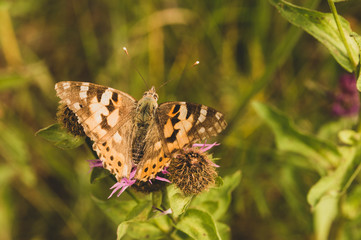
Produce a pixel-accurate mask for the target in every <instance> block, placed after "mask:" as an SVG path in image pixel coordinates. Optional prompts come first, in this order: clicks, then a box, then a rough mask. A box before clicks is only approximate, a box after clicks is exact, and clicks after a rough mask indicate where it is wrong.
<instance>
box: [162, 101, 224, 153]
mask: <svg viewBox="0 0 361 240" xmlns="http://www.w3.org/2000/svg"><path fill="white" fill-rule="evenodd" d="M156 118H157V121H158V128H159V131H160V134H161V135H162V139H163V141H164V143H163V144H164V145H165V146H166V149H165V152H166V153H167V154H168V155H169V154H171V153H174V152H176V151H178V150H179V149H182V148H184V147H186V146H189V145H191V144H192V143H195V142H200V141H203V140H205V139H207V138H210V137H212V136H216V135H217V134H219V133H220V132H222V131H223V130H224V129H225V128H226V126H227V123H226V121H225V120H224V117H223V114H222V113H220V112H218V111H216V110H215V109H213V108H211V107H207V106H205V105H201V104H194V103H186V102H168V103H163V104H161V105H160V106H159V108H158V110H157V113H156Z"/></svg>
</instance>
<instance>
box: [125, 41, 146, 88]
mask: <svg viewBox="0 0 361 240" xmlns="http://www.w3.org/2000/svg"><path fill="white" fill-rule="evenodd" d="M123 50H124V52H125V54H127V56H128V57H129V53H128V49H127V48H126V47H123ZM133 67H134V68H135V71H137V73H138V74H139V76H140V77H141V78H142V80H143V82H144V84H145V86H147V88H149V84H148V83H147V81H145V79H144V78H143V76H142V74H140V72H139V70H138V68H137V67H136V66H133Z"/></svg>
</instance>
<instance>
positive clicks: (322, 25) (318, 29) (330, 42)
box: [269, 0, 360, 72]
mask: <svg viewBox="0 0 361 240" xmlns="http://www.w3.org/2000/svg"><path fill="white" fill-rule="evenodd" d="M269 1H270V3H271V4H273V5H274V6H275V7H276V8H277V9H278V11H279V12H280V14H281V15H282V16H283V17H284V18H286V19H287V20H288V21H289V22H290V23H292V24H294V25H295V26H297V27H300V28H302V29H303V30H305V31H306V32H308V33H309V34H311V35H312V36H313V37H315V38H316V39H317V40H318V41H319V42H321V43H322V44H323V45H325V46H326V47H327V48H328V50H329V51H330V53H331V54H332V56H333V57H334V58H335V59H336V61H337V62H338V63H339V64H340V65H341V66H342V67H343V68H344V69H346V70H347V71H348V72H353V71H354V70H355V69H354V66H353V64H352V63H351V61H350V59H349V56H348V54H347V50H346V48H345V46H344V44H343V42H342V39H341V36H340V34H339V31H338V28H337V26H336V23H335V20H334V17H333V15H332V14H331V13H322V12H318V11H313V10H310V9H306V8H302V7H298V6H296V5H293V4H291V3H288V2H286V1H283V0H269ZM339 17H340V21H341V26H342V28H343V31H344V32H345V35H346V40H347V42H348V44H349V46H350V48H351V54H352V56H353V58H354V59H357V62H358V59H359V58H358V56H359V51H360V49H359V47H358V45H357V43H356V41H355V40H354V39H353V38H352V37H350V35H351V33H352V30H351V27H350V25H349V23H348V22H347V20H345V19H344V18H343V17H341V16H339Z"/></svg>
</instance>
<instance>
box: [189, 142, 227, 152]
mask: <svg viewBox="0 0 361 240" xmlns="http://www.w3.org/2000/svg"><path fill="white" fill-rule="evenodd" d="M219 145H220V144H219V143H216V142H215V143H212V144H207V143H206V142H205V143H195V144H193V145H192V147H200V149H199V150H200V151H201V152H206V151H208V150H210V149H211V148H213V147H215V146H219Z"/></svg>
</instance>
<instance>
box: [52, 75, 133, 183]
mask: <svg viewBox="0 0 361 240" xmlns="http://www.w3.org/2000/svg"><path fill="white" fill-rule="evenodd" d="M55 89H56V91H57V95H58V96H59V97H60V98H61V102H62V103H65V104H66V105H67V106H68V108H69V109H71V110H72V111H73V112H74V113H75V114H76V116H77V117H78V122H79V123H80V124H81V125H82V127H83V128H84V132H85V134H86V135H87V136H88V137H90V138H91V140H92V141H94V144H93V149H94V150H95V151H96V152H97V153H98V156H99V158H100V159H101V160H102V162H103V165H104V167H105V168H106V169H108V170H109V171H111V172H112V173H114V174H115V175H116V177H117V179H121V178H122V177H129V174H130V171H131V166H132V163H131V156H130V154H129V152H130V150H129V149H130V148H131V141H130V137H127V136H130V135H131V134H130V133H131V129H132V126H133V117H134V112H135V106H136V100H135V99H134V98H133V97H131V96H130V95H128V94H126V93H124V92H121V91H118V90H115V89H113V88H108V87H105V86H101V85H97V84H92V83H87V82H59V83H57V84H56V85H55ZM119 181H120V180H119Z"/></svg>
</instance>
